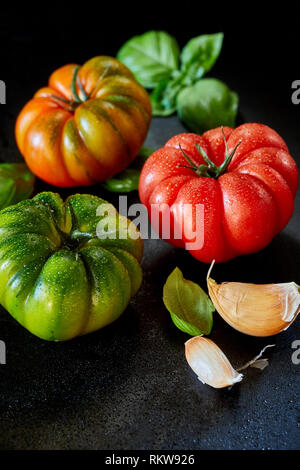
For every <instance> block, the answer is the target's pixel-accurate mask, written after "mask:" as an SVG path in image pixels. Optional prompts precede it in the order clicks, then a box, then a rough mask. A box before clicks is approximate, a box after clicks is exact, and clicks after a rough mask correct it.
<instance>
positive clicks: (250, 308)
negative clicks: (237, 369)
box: [207, 277, 300, 336]
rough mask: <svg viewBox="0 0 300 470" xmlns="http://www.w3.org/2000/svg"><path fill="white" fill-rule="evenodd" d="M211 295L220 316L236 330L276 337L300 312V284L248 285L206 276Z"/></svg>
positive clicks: (252, 334)
mask: <svg viewBox="0 0 300 470" xmlns="http://www.w3.org/2000/svg"><path fill="white" fill-rule="evenodd" d="M207 286H208V291H209V295H210V298H211V300H212V302H213V304H214V306H215V308H216V310H217V311H218V313H219V314H220V315H221V317H222V318H223V319H224V320H225V321H226V322H227V323H228V324H229V325H230V326H232V327H233V328H235V329H236V330H238V331H240V332H242V333H246V334H247V335H251V336H273V335H276V334H277V333H280V332H281V331H283V330H286V329H287V328H288V327H289V326H290V324H291V323H292V322H293V321H294V320H295V319H296V317H297V315H298V313H299V311H300V292H299V286H298V285H297V284H296V283H295V282H288V283H282V284H261V285H259V284H247V283H241V282H223V283H222V284H217V283H216V282H215V281H214V280H213V279H211V278H210V277H208V278H207Z"/></svg>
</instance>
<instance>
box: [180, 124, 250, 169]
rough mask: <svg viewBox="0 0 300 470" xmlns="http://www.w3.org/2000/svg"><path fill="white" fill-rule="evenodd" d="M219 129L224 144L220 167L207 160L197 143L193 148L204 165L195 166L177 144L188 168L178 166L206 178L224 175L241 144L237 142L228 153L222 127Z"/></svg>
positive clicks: (205, 154) (207, 157)
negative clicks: (223, 155)
mask: <svg viewBox="0 0 300 470" xmlns="http://www.w3.org/2000/svg"><path fill="white" fill-rule="evenodd" d="M221 129H222V134H223V139H224V143H225V158H224V161H223V163H222V164H221V165H220V166H217V165H215V164H214V162H212V161H211V159H210V158H209V156H208V155H207V153H206V152H205V150H204V149H203V148H202V147H201V145H199V144H198V143H196V144H195V147H196V149H197V151H198V152H199V153H200V155H201V156H202V158H203V160H204V161H205V163H206V165H204V164H201V165H199V166H197V165H196V164H195V163H194V162H193V161H192V160H191V159H190V157H189V156H188V155H187V154H186V152H184V150H183V149H182V148H181V145H180V144H179V148H180V150H181V152H182V154H183V156H184V158H185V159H186V161H187V162H188V163H189V164H190V166H188V165H179V166H181V167H184V168H188V169H190V170H193V171H194V172H195V173H196V174H197V175H198V176H206V177H208V178H219V176H221V175H222V174H223V173H225V171H226V170H227V168H228V165H229V163H230V162H231V160H232V157H233V156H234V154H235V152H236V149H237V148H238V146H239V145H240V144H241V141H239V142H238V143H237V144H236V146H235V147H234V149H233V150H232V151H231V152H230V153H229V150H228V146H227V141H226V137H225V134H224V130H223V126H222V127H221Z"/></svg>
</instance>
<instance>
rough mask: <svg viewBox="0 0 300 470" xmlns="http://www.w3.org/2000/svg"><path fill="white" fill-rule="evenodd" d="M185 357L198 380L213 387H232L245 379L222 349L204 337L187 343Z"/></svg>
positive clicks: (196, 337) (195, 337)
mask: <svg viewBox="0 0 300 470" xmlns="http://www.w3.org/2000/svg"><path fill="white" fill-rule="evenodd" d="M185 357H186V360H187V362H188V364H189V366H190V367H191V368H192V369H193V371H194V372H195V373H196V374H197V376H198V379H199V380H200V381H201V382H202V383H205V384H207V385H210V386H211V387H214V388H224V387H230V386H231V385H233V384H235V383H237V382H240V381H241V380H242V379H243V374H239V373H238V372H237V371H236V370H235V369H234V368H233V367H232V365H231V364H230V362H229V361H228V359H227V357H226V356H225V354H224V353H223V352H222V351H221V349H220V348H219V347H218V346H217V345H216V344H215V343H214V342H213V341H212V340H210V339H208V338H204V337H203V336H194V337H193V338H191V339H189V340H188V341H187V342H186V343H185Z"/></svg>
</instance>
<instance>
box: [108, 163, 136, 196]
mask: <svg viewBox="0 0 300 470" xmlns="http://www.w3.org/2000/svg"><path fill="white" fill-rule="evenodd" d="M139 179H140V172H139V171H138V170H135V169H133V168H127V169H126V170H124V171H122V173H119V174H118V175H116V176H115V177H113V178H110V179H109V180H107V181H105V182H104V183H103V187H104V188H105V189H107V190H108V191H111V192H113V193H129V192H130V191H134V190H136V189H138V187H139Z"/></svg>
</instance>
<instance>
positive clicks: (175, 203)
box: [139, 123, 298, 263]
mask: <svg viewBox="0 0 300 470" xmlns="http://www.w3.org/2000/svg"><path fill="white" fill-rule="evenodd" d="M297 186H298V170H297V166H296V163H295V161H294V160H293V158H292V157H291V155H290V153H289V150H288V147H287V145H286V143H285V142H284V140H283V139H282V138H281V137H280V136H279V134H278V133H277V132H275V131H274V130H273V129H271V128H270V127H268V126H266V125H263V124H257V123H247V124H243V125H241V126H239V127H237V128H236V129H231V128H229V127H224V128H221V127H220V128H216V129H212V130H209V131H207V132H205V133H204V134H203V135H202V136H200V135H197V134H190V133H184V134H179V135H177V136H175V137H172V138H171V139H170V140H169V141H168V142H167V143H166V144H165V146H164V147H163V148H161V149H159V150H157V151H156V152H154V153H153V154H152V155H151V156H150V158H149V159H148V160H147V162H146V163H145V165H144V167H143V170H142V173H141V177H140V182H139V194H140V199H141V201H142V203H143V204H144V205H145V206H146V207H147V209H148V213H149V216H150V218H151V223H152V224H153V225H154V228H155V229H156V230H157V231H158V232H159V233H160V236H162V238H164V239H165V240H166V241H168V242H169V243H171V244H173V245H176V246H180V247H183V248H184V247H188V245H187V244H188V243H189V244H190V245H189V246H191V242H193V241H195V239H196V236H198V237H199V238H201V234H200V233H199V231H200V230H202V231H203V234H202V235H203V243H202V246H201V247H197V248H196V249H193V248H189V251H190V252H191V254H192V255H193V256H194V257H195V258H197V259H198V260H199V261H202V262H205V263H210V262H211V261H212V260H213V259H215V260H216V262H224V261H227V260H230V259H232V258H234V257H236V256H239V255H243V254H248V253H253V252H256V251H258V250H261V249H262V248H264V247H265V246H266V245H268V244H269V243H270V241H271V240H272V239H273V237H274V236H275V235H276V234H277V233H279V232H280V231H281V230H282V229H283V228H284V227H285V226H286V224H287V223H288V221H289V220H290V218H291V216H292V214H293V209H294V198H295V195H296V191H297ZM197 205H202V207H203V215H202V219H201V220H202V224H199V223H197V224H196V206H197ZM189 207H192V212H191V213H189V212H188V208H189ZM151 209H152V210H151ZM169 214H170V236H164V233H163V226H162V224H163V219H164V218H165V217H164V216H166V215H169ZM176 227H183V230H182V237H181V238H180V239H179V238H176V236H175V235H176ZM184 227H186V228H187V230H184ZM177 233H178V232H177ZM199 238H198V239H199Z"/></svg>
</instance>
